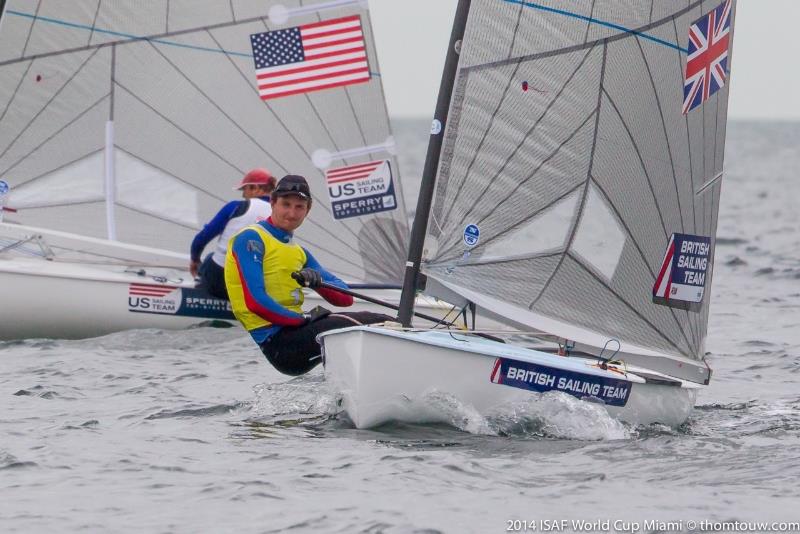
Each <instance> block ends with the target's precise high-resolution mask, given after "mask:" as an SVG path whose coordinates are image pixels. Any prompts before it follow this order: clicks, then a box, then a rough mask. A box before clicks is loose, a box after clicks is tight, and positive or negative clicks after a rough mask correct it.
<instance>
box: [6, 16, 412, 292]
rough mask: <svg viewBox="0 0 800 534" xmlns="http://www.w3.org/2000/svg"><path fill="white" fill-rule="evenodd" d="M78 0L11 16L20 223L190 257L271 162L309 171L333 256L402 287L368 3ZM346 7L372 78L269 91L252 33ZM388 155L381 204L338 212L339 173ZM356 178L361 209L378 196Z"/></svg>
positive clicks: (11, 122) (362, 275)
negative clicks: (241, 189) (253, 172)
mask: <svg viewBox="0 0 800 534" xmlns="http://www.w3.org/2000/svg"><path fill="white" fill-rule="evenodd" d="M68 4H69V5H68V6H67V5H65V3H64V2H60V1H56V0H39V1H35V2H33V1H29V0H9V1H8V2H7V3H6V6H5V11H4V14H3V18H2V21H1V22H0V179H3V180H5V181H7V182H8V183H9V185H10V186H11V194H10V197H9V200H8V205H9V206H10V207H11V208H14V209H16V210H17V211H16V213H13V215H9V213H6V217H5V220H6V222H17V223H21V224H26V225H30V226H34V227H42V228H49V229H54V230H58V231H66V232H72V233H75V234H80V235H84V236H89V237H95V238H105V237H111V238H115V239H118V240H120V241H122V242H126V243H132V244H137V245H145V246H151V247H158V248H163V249H167V250H170V251H175V252H182V253H188V249H189V244H190V242H191V240H192V237H193V236H194V234H195V233H196V232H197V231H198V230H199V229H200V228H201V227H202V225H203V224H204V223H205V222H207V221H208V220H209V219H210V218H211V217H212V216H213V214H214V213H216V211H217V210H218V209H219V208H220V207H221V206H222V204H223V202H226V201H228V200H231V199H233V198H235V197H236V195H237V194H238V193H236V192H234V191H232V190H231V189H232V187H233V186H234V185H235V184H236V183H237V182H238V180H239V179H241V177H242V175H243V174H244V173H246V172H247V171H248V170H249V169H251V168H254V167H266V168H268V169H269V170H271V171H272V172H273V173H274V174H275V175H277V176H278V177H280V176H282V175H284V174H302V175H304V176H306V177H307V178H308V179H309V182H310V184H311V188H312V193H313V195H314V206H313V209H312V211H311V214H310V217H309V219H308V222H307V223H306V224H305V225H303V228H302V230H301V231H300V232H299V234H298V238H299V240H300V241H301V242H302V243H304V244H307V245H309V246H310V248H312V249H313V250H314V254H315V255H316V256H317V257H318V259H319V260H320V261H321V262H322V264H324V265H325V266H326V267H328V268H330V269H331V270H332V271H334V272H336V273H337V274H338V275H340V276H341V277H342V278H344V279H346V280H348V281H356V282H358V281H368V282H395V283H396V282H397V281H398V279H399V272H400V266H401V265H402V260H403V258H404V254H405V243H406V241H407V220H406V211H405V205H404V201H403V194H402V188H401V184H400V181H399V174H398V166H397V162H396V160H395V158H394V157H393V155H392V148H393V144H392V140H391V130H390V125H389V121H388V117H387V112H386V106H385V101H384V96H383V89H382V86H381V78H380V74H379V68H378V62H377V56H376V52H375V47H374V40H373V35H372V29H371V26H370V21H369V13H368V11H366V9H365V7H366V4H365V3H364V2H359V1H357V0H353V1H341V0H338V1H332V2H331V1H329V2H324V1H323V2H317V3H307V2H302V1H299V0H283V1H262V2H250V1H245V0H231V1H230V2H221V1H218V0H161V1H152V2H137V1H131V0H115V1H114V2H101V1H97V0H75V1H71V2H69V3H68ZM344 17H355V20H356V21H357V33H359V35H360V39H362V41H360V42H361V43H362V45H361V46H362V47H363V49H364V51H363V55H365V56H366V59H365V61H366V64H367V68H366V77H364V79H361V80H358V81H359V82H361V83H353V84H348V85H341V86H332V87H322V88H318V89H319V90H314V91H308V92H298V93H297V94H292V95H287V96H281V97H280V98H272V99H269V100H262V99H261V98H260V97H259V88H258V83H257V80H256V66H255V64H254V58H253V50H252V48H251V35H257V34H262V33H264V32H269V31H273V30H279V29H288V28H304V27H307V26H309V25H314V24H317V23H320V22H321V21H329V20H337V19H341V18H344ZM351 42H353V41H351ZM298 68H299V67H298ZM323 75H324V74H323ZM328 85H333V84H328ZM319 153H322V154H325V155H326V158H324V162H323V164H320V162H319V158H316V160H317V161H316V164H315V157H314V156H315V154H319ZM373 161H385V162H386V168H387V169H389V171H388V172H390V173H391V175H390V176H383V177H382V178H381V179H382V180H383V182H382V183H385V184H389V185H387V187H383V188H382V189H380V191H381V194H382V196H381V197H380V198H379V199H378V200H377V201H376V202H381V204H380V206H379V208H380V209H374V207H372V208H370V209H355V210H354V211H348V212H347V214H346V216H343V217H339V218H337V217H335V216H334V211H333V208H332V203H333V202H334V200H333V193H332V192H331V189H330V188H329V187H328V183H327V181H326V172H327V171H328V170H329V168H341V167H348V166H354V165H357V164H363V163H369V162H373ZM357 185H358V186H359V187H360V189H359V190H358V191H361V193H358V192H357V193H355V194H354V195H353V198H352V199H351V200H352V205H353V206H355V207H356V208H358V206H359V202H361V203H365V202H367V200H365V199H369V198H371V197H369V195H368V194H367V192H366V189H367V185H365V184H363V183H360V182H359V183H358V184H357ZM373 196H374V195H373ZM338 200H341V199H338ZM373 200H374V199H373Z"/></svg>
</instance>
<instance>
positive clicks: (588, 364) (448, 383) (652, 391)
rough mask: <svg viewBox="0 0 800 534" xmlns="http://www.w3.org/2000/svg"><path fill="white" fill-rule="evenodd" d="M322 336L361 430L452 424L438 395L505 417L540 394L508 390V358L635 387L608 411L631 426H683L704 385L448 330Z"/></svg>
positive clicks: (369, 330)
mask: <svg viewBox="0 0 800 534" xmlns="http://www.w3.org/2000/svg"><path fill="white" fill-rule="evenodd" d="M319 339H320V341H321V343H322V345H323V354H324V362H325V375H326V379H327V380H328V381H329V382H330V383H332V384H333V387H334V388H335V389H336V390H337V391H339V392H340V394H341V395H342V401H343V407H344V410H345V411H346V412H347V414H348V416H349V417H350V419H351V420H352V421H353V422H354V424H355V425H356V427H358V428H370V427H374V426H378V425H381V424H383V423H387V422H391V421H403V422H410V423H431V422H447V420H446V419H445V416H444V415H443V414H437V413H436V412H434V411H433V410H429V409H426V404H427V403H426V398H428V397H429V396H430V395H431V394H433V393H437V394H441V393H444V394H449V395H452V396H454V397H455V398H456V399H458V401H459V402H461V403H463V404H465V405H467V406H469V407H471V408H474V409H475V410H477V412H478V413H480V414H481V415H484V416H491V415H492V414H497V413H502V410H503V407H504V406H508V405H513V404H514V403H515V402H524V401H525V399H526V398H529V397H530V395H539V394H541V393H537V392H535V391H530V390H527V389H520V388H519V382H516V384H517V386H516V387H512V386H511V385H509V384H511V383H514V381H513V380H508V376H510V373H511V371H509V374H508V375H506V376H502V377H501V376H500V374H502V373H500V370H501V369H504V368H502V367H501V364H500V363H498V362H500V360H504V361H506V363H505V364H503V365H512V364H513V365H514V366H517V367H527V368H528V369H531V368H534V367H535V368H537V369H539V370H540V371H542V373H541V376H542V380H546V379H547V377H548V376H552V377H558V376H562V377H563V376H567V375H569V376H573V377H575V376H579V377H581V378H580V380H581V381H583V382H588V383H589V385H591V382H593V381H594V382H595V383H598V384H606V385H608V384H616V385H619V386H621V383H620V380H621V381H622V383H624V384H627V386H625V387H627V388H629V392H628V393H627V394H626V396H627V402H625V404H624V406H612V405H610V404H604V406H605V408H606V409H607V410H608V412H609V414H610V415H611V416H613V417H616V418H618V419H620V420H622V421H625V422H629V423H632V424H651V423H663V424H666V425H669V426H678V425H680V424H681V423H683V422H684V421H685V420H686V419H687V417H688V416H689V413H690V412H691V410H692V408H693V407H694V402H695V398H696V391H697V389H698V388H699V387H700V386H698V385H697V384H694V383H690V382H682V381H678V380H674V379H673V380H670V378H669V377H666V376H663V375H661V376H660V378H661V379H663V380H664V381H667V382H670V381H671V382H672V384H674V385H661V384H655V383H653V382H656V381H658V378H657V377H656V376H654V375H655V374H654V373H649V375H650V376H649V378H648V380H647V381H646V380H645V379H644V378H642V377H641V376H637V375H636V374H635V371H637V369H635V368H630V369H628V372H627V373H622V372H619V371H617V372H614V371H608V370H603V369H600V368H599V367H598V366H597V365H596V364H597V361H596V360H593V361H592V360H587V359H584V358H565V357H562V356H556V355H553V354H548V353H545V352H540V351H536V350H531V349H524V348H520V347H515V346H512V345H506V344H502V343H497V342H493V341H488V340H484V339H478V338H474V337H472V336H469V337H467V336H463V335H459V334H455V335H454V336H451V335H450V334H449V333H447V332H441V331H438V332H433V331H431V332H402V331H396V330H391V329H387V328H383V327H355V328H347V329H342V330H335V331H331V332H326V333H324V334H321V335H320V336H319ZM508 362H512V363H511V364H508ZM520 362H521V363H520ZM496 365H497V366H498V372H495V366H496ZM515 368H516V367H515ZM643 371H644V370H640V372H643ZM548 373H549V375H548ZM527 377H528V378H529V379H530V378H531V377H532V375H531V374H528V375H527ZM493 380H495V381H498V380H499V381H500V382H501V383H494V382H493ZM577 383H578V382H575V384H577ZM574 387H577V386H574ZM587 387H588V386H587ZM600 387H602V386H600ZM562 391H563V390H562ZM601 391H602V390H601ZM608 391H611V397H607V400H609V403H613V402H621V401H620V400H619V399H617V400H614V399H613V398H612V397H613V396H614V395H616V394H617V393H616V392H618V391H621V390H620V389H619V388H616V387H614V389H610V390H608ZM546 394H549V395H552V394H557V395H565V394H567V393H546ZM573 394H574V393H573ZM576 396H581V395H576ZM617 396H618V395H617ZM595 402H597V401H595Z"/></svg>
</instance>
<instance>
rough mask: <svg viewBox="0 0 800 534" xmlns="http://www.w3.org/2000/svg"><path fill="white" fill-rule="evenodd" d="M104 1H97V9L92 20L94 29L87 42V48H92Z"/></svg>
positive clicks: (90, 32)
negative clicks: (98, 17)
mask: <svg viewBox="0 0 800 534" xmlns="http://www.w3.org/2000/svg"><path fill="white" fill-rule="evenodd" d="M102 3H103V0H97V8H96V9H95V10H94V18H92V29H91V30H90V31H89V39H88V40H87V41H86V46H91V44H92V38H93V37H94V29H95V27H96V26H97V16H98V15H99V14H100V6H101V5H102Z"/></svg>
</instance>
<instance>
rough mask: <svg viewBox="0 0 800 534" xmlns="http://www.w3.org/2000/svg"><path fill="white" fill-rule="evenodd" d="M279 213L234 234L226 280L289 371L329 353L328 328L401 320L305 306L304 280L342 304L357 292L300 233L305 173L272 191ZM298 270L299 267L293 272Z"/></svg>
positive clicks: (306, 367) (250, 327) (306, 202)
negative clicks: (321, 338)
mask: <svg viewBox="0 0 800 534" xmlns="http://www.w3.org/2000/svg"><path fill="white" fill-rule="evenodd" d="M270 204H271V205H272V215H271V216H270V218H269V219H267V220H266V221H262V222H259V223H257V224H254V225H251V226H248V227H246V228H244V229H242V230H241V231H239V232H238V233H237V234H236V235H234V236H233V237H232V238H231V241H230V244H229V246H228V253H227V255H226V258H225V285H226V286H227V288H228V295H229V297H230V301H231V306H232V307H233V313H234V315H236V318H237V319H239V321H240V322H241V323H242V325H243V326H244V327H245V329H247V331H248V332H249V333H250V335H251V336H252V337H253V340H254V341H255V342H256V343H257V344H258V346H259V347H261V351H262V352H263V353H264V356H266V358H267V360H269V362H270V363H271V364H272V365H273V366H274V367H275V368H276V369H277V370H278V371H280V372H281V373H284V374H287V375H300V374H303V373H306V372H308V371H310V370H311V369H313V368H314V367H315V366H316V365H317V364H319V363H320V362H321V361H322V358H321V355H320V353H321V349H320V346H319V343H317V340H316V337H317V334H319V333H320V332H325V331H327V330H333V329H335V328H344V327H347V326H353V325H354V324H374V323H382V322H384V321H392V320H394V319H393V318H392V317H389V316H388V315H382V314H378V313H371V312H347V313H331V312H330V311H329V310H326V309H325V308H322V307H317V308H315V309H314V310H312V312H311V313H303V298H304V297H303V291H302V287H309V288H312V289H314V290H315V291H316V292H317V293H319V294H320V295H321V296H322V297H323V298H324V299H325V300H326V301H328V302H330V303H331V304H333V305H334V306H350V305H352V304H353V297H351V296H350V295H346V294H344V293H341V292H339V291H336V290H334V289H329V288H324V287H321V284H322V283H323V282H325V283H326V284H328V285H333V286H337V287H340V288H342V289H347V284H345V283H344V282H343V281H342V280H340V279H339V278H337V277H336V276H335V275H333V274H332V273H330V272H328V271H326V270H325V268H323V267H322V265H320V264H319V262H318V261H317V260H316V259H315V258H314V256H312V255H311V253H310V252H309V251H308V250H306V249H305V248H304V247H301V246H300V245H298V244H297V243H295V242H294V241H293V239H292V236H293V232H294V231H295V230H296V229H297V228H299V227H300V225H301V224H303V221H304V220H305V218H306V216H307V215H308V212H309V211H310V210H311V190H310V188H309V186H308V182H306V179H305V178H303V177H302V176H297V175H287V176H284V177H283V178H281V180H280V181H279V182H278V185H277V186H276V187H275V190H274V191H273V192H272V195H271V197H270ZM292 273H299V276H297V278H299V279H300V281H297V280H295V279H294V278H292Z"/></svg>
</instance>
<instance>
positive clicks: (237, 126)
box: [150, 32, 285, 174]
mask: <svg viewBox="0 0 800 534" xmlns="http://www.w3.org/2000/svg"><path fill="white" fill-rule="evenodd" d="M209 34H210V32H209ZM150 46H151V47H152V48H153V49H154V50H155V51H156V52H157V53H158V54H159V55H160V56H161V57H162V58H164V61H166V62H167V63H169V65H170V66H171V67H172V68H173V69H174V70H175V72H177V73H178V74H180V75H181V76H182V77H183V79H184V80H186V81H187V82H188V83H189V85H191V86H192V87H194V89H195V90H196V91H197V92H198V93H200V94H201V95H202V96H203V97H204V98H205V99H206V100H207V101H208V102H209V103H210V104H211V106H212V107H214V108H215V109H216V110H217V111H219V112H220V113H221V114H222V116H224V117H225V118H226V119H228V121H229V122H230V123H231V124H232V125H233V127H234V128H236V129H237V130H239V131H240V132H241V133H242V134H243V135H244V136H245V137H246V138H248V139H249V140H250V141H252V143H253V144H254V145H255V146H256V147H258V149H259V150H261V152H263V153H264V154H266V155H267V156H268V157H269V158H270V159H272V160H273V161H277V160H276V159H275V157H274V156H273V155H272V154H270V153H269V151H268V150H267V149H266V148H264V147H263V146H261V145H260V144H259V142H258V141H256V139H255V138H254V137H253V136H252V135H251V134H250V133H249V132H247V131H246V130H245V129H244V128H242V126H241V125H240V124H239V123H238V122H237V121H236V120H235V119H234V118H233V117H231V116H230V115H228V113H226V112H225V110H224V109H222V107H221V106H220V105H219V104H217V102H216V101H214V99H213V98H211V97H210V96H208V95H207V94H206V93H205V92H204V91H203V90H202V89H201V88H200V86H198V85H197V84H196V83H195V82H194V80H192V79H191V78H190V77H189V76H187V75H186V73H184V72H183V71H182V70H181V69H180V68H179V67H178V66H177V65H176V64H175V63H173V62H172V60H170V59H169V58H168V57H167V55H166V54H164V52H162V51H161V50H159V49H158V47H157V46H156V45H154V44H153V43H152V42H151V43H150ZM284 170H285V169H284ZM243 174H244V173H243Z"/></svg>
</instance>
